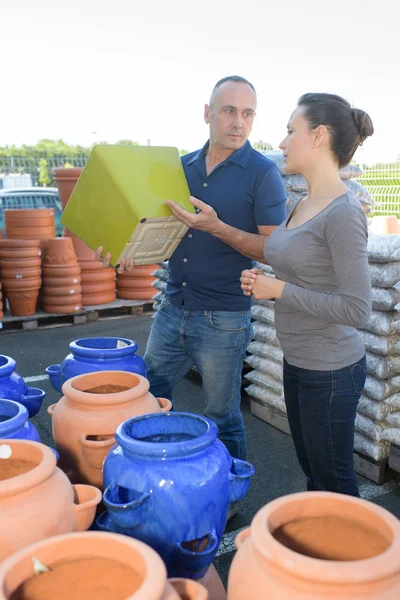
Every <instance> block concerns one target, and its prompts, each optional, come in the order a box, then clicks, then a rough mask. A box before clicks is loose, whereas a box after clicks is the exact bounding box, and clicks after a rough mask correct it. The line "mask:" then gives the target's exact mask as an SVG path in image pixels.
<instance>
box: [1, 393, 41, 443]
mask: <svg viewBox="0 0 400 600" xmlns="http://www.w3.org/2000/svg"><path fill="white" fill-rule="evenodd" d="M28 418H29V414H28V410H27V409H26V408H25V406H23V405H22V404H20V403H19V402H14V401H13V400H5V399H3V398H0V439H6V440H10V439H13V440H15V439H17V440H32V441H33V442H40V436H39V433H38V430H37V429H36V427H35V426H34V425H33V424H32V423H30V422H29V421H28Z"/></svg>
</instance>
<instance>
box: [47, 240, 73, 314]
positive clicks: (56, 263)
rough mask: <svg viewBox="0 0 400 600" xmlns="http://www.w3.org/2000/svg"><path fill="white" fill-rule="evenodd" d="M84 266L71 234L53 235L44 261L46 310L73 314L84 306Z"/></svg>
mask: <svg viewBox="0 0 400 600" xmlns="http://www.w3.org/2000/svg"><path fill="white" fill-rule="evenodd" d="M80 272H81V269H80V266H79V263H78V261H77V258H76V254H75V250H74V246H73V244H72V240H71V239H70V238H51V239H50V240H49V245H48V249H47V252H46V256H45V258H44V262H43V276H44V281H43V310H44V312H48V313H58V314H70V313H74V312H78V311H80V310H82V293H81V292H82V289H81V285H80V283H81V278H80Z"/></svg>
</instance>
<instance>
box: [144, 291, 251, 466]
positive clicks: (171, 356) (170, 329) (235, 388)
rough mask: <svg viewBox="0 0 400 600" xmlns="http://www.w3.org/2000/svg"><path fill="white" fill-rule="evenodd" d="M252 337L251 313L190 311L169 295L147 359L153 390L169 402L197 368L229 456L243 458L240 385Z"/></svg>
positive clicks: (207, 413) (207, 408) (154, 328)
mask: <svg viewBox="0 0 400 600" xmlns="http://www.w3.org/2000/svg"><path fill="white" fill-rule="evenodd" d="M250 336H251V325H250V311H237V312H230V311H210V310H202V311H191V310H190V311H188V310H184V309H183V308H182V309H180V308H177V307H176V306H175V305H174V304H172V303H171V302H170V301H169V300H168V299H167V298H165V299H164V300H163V302H162V304H161V306H160V309H159V310H158V312H157V314H156V317H155V319H154V323H153V325H152V327H151V331H150V336H149V340H148V342H147V348H146V354H145V357H144V360H145V362H146V367H147V373H148V378H149V380H150V391H151V393H152V394H154V396H156V397H163V398H169V399H170V400H172V391H173V388H174V386H175V385H176V384H177V383H178V382H179V381H180V380H181V379H182V378H183V377H184V376H185V375H186V374H187V373H188V372H189V371H190V369H191V368H192V366H193V365H194V366H195V367H196V368H197V370H198V371H199V372H200V375H201V377H202V388H203V395H204V400H205V410H204V415H205V416H206V417H208V418H209V419H212V420H213V421H214V422H215V423H216V424H217V426H218V430H219V438H220V440H221V441H222V442H224V444H225V446H226V447H227V448H228V450H229V452H230V454H231V455H232V456H234V457H236V458H240V459H244V458H245V457H246V437H245V431H244V424H243V417H242V414H241V411H240V399H241V398H240V396H241V394H240V388H241V381H242V368H243V360H244V357H245V351H246V348H247V345H248V343H249V341H250ZM196 408H197V409H198V407H196Z"/></svg>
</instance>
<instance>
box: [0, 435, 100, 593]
mask: <svg viewBox="0 0 400 600" xmlns="http://www.w3.org/2000/svg"><path fill="white" fill-rule="evenodd" d="M7 447H8V448H9V452H11V456H10V457H9V458H6V459H4V458H2V459H0V460H1V463H2V468H1V471H0V514H1V528H0V562H1V560H4V559H5V558H6V557H7V556H10V555H11V554H13V553H14V552H16V551H17V550H19V549H20V548H24V547H25V546H27V545H28V544H32V543H33V542H37V541H40V540H42V539H44V538H47V537H51V536H54V535H57V534H60V533H67V532H70V531H83V530H84V529H87V528H88V527H89V526H90V525H91V523H92V521H93V519H94V516H95V512H96V506H97V505H98V504H99V502H100V500H101V492H100V491H99V490H98V489H96V488H94V487H92V486H81V485H77V486H72V485H71V483H70V482H69V480H68V478H67V477H66V475H65V474H64V473H63V472H62V471H61V469H59V468H58V467H57V466H56V457H55V454H54V452H53V451H52V450H51V449H50V448H48V447H47V446H44V445H43V444H40V443H39V442H32V441H26V440H6V441H5V440H3V443H2V450H3V456H4V454H6V452H5V450H6V449H7ZM6 476H8V477H9V478H7V479H5V477H6ZM21 515H23V518H21ZM0 587H1V586H0Z"/></svg>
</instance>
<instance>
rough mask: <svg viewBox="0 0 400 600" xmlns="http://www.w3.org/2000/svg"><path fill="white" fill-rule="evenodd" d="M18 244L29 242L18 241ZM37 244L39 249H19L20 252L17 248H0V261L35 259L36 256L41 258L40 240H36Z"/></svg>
mask: <svg viewBox="0 0 400 600" xmlns="http://www.w3.org/2000/svg"><path fill="white" fill-rule="evenodd" d="M14 241H17V240H7V242H14ZM18 241H19V242H21V241H29V240H18ZM37 241H38V242H39V247H38V248H21V249H20V250H19V249H17V248H10V249H6V248H1V249H0V259H1V260H5V259H21V260H24V259H25V258H28V259H30V258H37V257H38V256H42V250H41V248H40V240H37Z"/></svg>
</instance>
